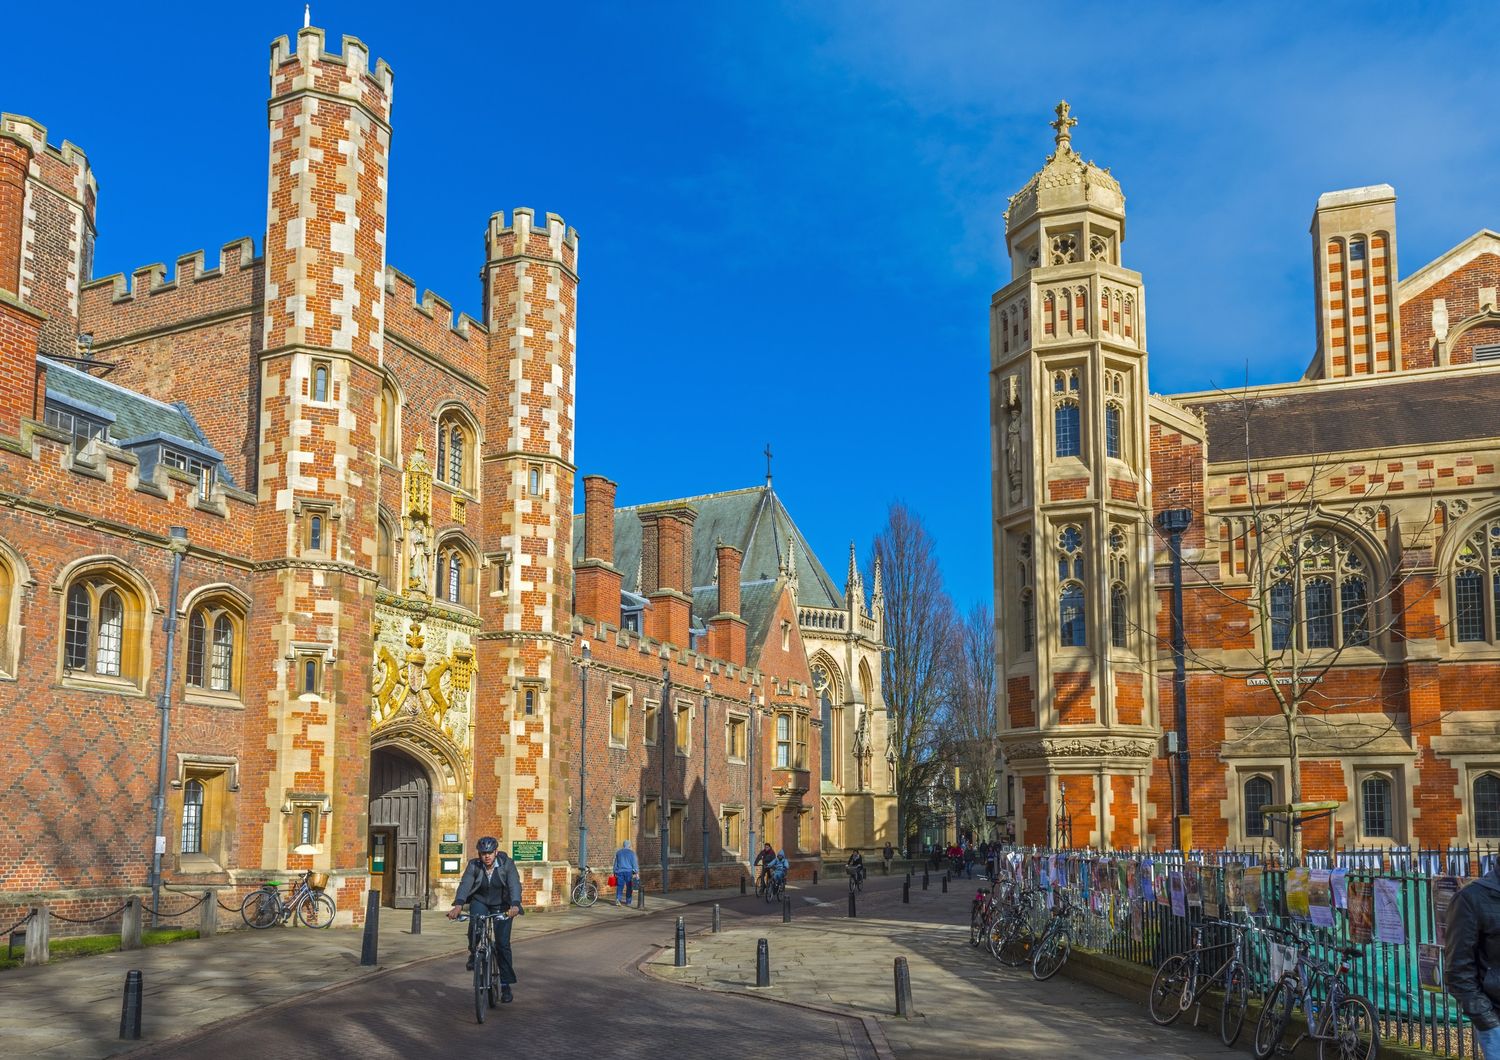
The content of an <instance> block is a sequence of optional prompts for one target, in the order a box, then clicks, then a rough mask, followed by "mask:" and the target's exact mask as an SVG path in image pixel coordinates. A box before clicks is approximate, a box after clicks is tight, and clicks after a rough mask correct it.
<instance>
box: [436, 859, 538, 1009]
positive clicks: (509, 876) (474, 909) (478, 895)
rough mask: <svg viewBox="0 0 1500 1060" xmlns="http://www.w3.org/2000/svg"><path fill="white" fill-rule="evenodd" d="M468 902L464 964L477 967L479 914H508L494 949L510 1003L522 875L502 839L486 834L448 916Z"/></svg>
mask: <svg viewBox="0 0 1500 1060" xmlns="http://www.w3.org/2000/svg"><path fill="white" fill-rule="evenodd" d="M465 902H467V903H468V905H469V963H468V964H466V965H464V967H465V968H467V969H468V970H470V971H473V970H474V950H475V949H476V948H477V947H478V945H479V932H480V923H479V921H478V920H477V919H476V918H477V917H481V916H484V915H486V914H489V913H502V912H503V913H506V914H507V915H508V919H506V920H502V921H500V922H499V923H497V924H496V925H495V948H496V949H497V950H498V951H499V954H500V1000H501V1001H504V1002H506V1003H509V1002H510V1000H511V992H510V988H511V984H513V983H514V982H515V981H516V969H515V966H514V965H513V964H512V963H511V955H510V929H511V924H512V923H513V921H514V918H516V917H518V916H520V915H521V912H522V910H521V874H520V873H519V872H517V871H516V863H515V862H514V861H512V860H510V858H508V857H507V856H506V855H505V854H503V853H501V851H500V842H499V840H497V839H496V838H495V837H494V836H488V835H487V836H485V837H484V838H483V839H481V840H480V841H479V856H478V857H477V858H474V859H473V860H472V861H470V862H469V864H468V867H467V868H465V869H464V874H463V877H462V878H461V879H460V880H459V881H458V891H457V892H456V893H455V894H454V895H453V908H452V909H450V910H448V919H449V920H457V919H458V911H459V908H460V907H461V906H462V905H463V904H464V903H465Z"/></svg>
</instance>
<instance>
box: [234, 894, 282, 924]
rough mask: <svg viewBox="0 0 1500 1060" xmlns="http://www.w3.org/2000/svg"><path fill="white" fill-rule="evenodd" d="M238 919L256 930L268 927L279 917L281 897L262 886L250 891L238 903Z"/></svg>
mask: <svg viewBox="0 0 1500 1060" xmlns="http://www.w3.org/2000/svg"><path fill="white" fill-rule="evenodd" d="M240 919H242V920H244V922H245V923H246V924H247V925H248V926H250V927H253V928H256V929H257V930H260V929H264V928H268V927H270V926H272V925H273V924H275V923H276V921H278V920H280V919H281V899H280V898H279V897H277V895H276V892H275V891H268V890H266V889H265V888H264V887H262V888H261V889H260V890H258V891H251V892H250V893H249V894H247V895H245V900H244V901H243V902H241V903H240Z"/></svg>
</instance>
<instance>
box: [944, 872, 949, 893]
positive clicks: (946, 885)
mask: <svg viewBox="0 0 1500 1060" xmlns="http://www.w3.org/2000/svg"><path fill="white" fill-rule="evenodd" d="M943 893H944V894H947V893H948V874H947V873H946V872H945V873H943Z"/></svg>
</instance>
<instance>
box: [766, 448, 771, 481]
mask: <svg viewBox="0 0 1500 1060" xmlns="http://www.w3.org/2000/svg"><path fill="white" fill-rule="evenodd" d="M765 458H766V485H767V486H769V485H770V484H771V443H770V442H767V443H766V450H765Z"/></svg>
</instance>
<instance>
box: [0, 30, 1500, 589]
mask: <svg viewBox="0 0 1500 1060" xmlns="http://www.w3.org/2000/svg"><path fill="white" fill-rule="evenodd" d="M557 10H558V11H565V15H564V16H559V15H557V14H555V13H554V14H552V15H551V16H550V17H551V18H553V19H558V18H563V19H564V20H563V21H548V17H549V16H548V12H547V9H544V8H525V7H512V6H509V5H504V6H502V5H496V4H487V5H474V6H472V7H469V6H463V5H452V4H436V5H432V6H430V7H429V6H421V7H419V6H417V5H413V4H410V3H405V4H389V5H387V4H377V3H360V4H354V3H343V2H339V3H330V2H326V0H324V2H319V3H316V4H314V7H313V22H314V24H315V25H319V26H322V27H324V28H325V29H326V30H327V31H328V33H329V35H330V39H331V40H337V38H338V36H339V35H341V34H344V33H349V34H352V35H354V36H357V37H360V38H361V39H362V40H364V41H365V42H366V43H367V44H368V45H369V47H370V49H371V53H372V55H378V56H382V57H384V58H386V59H387V61H389V62H390V64H391V65H392V67H393V68H394V70H395V72H396V93H395V114H394V126H395V139H394V145H393V161H392V173H391V202H390V237H389V248H390V261H391V264H393V265H395V266H396V267H398V268H400V269H401V270H403V271H404V272H406V273H407V274H409V275H411V276H412V277H414V278H415V280H416V282H417V285H418V287H419V289H420V288H423V287H428V288H431V289H432V290H434V291H436V292H437V293H438V294H440V295H442V296H444V297H445V298H447V299H449V300H450V301H452V302H453V303H454V306H455V308H456V309H457V310H460V311H465V310H466V311H468V312H470V313H471V314H473V315H476V316H477V315H478V301H479V288H478V283H477V279H476V274H477V270H478V268H479V265H480V259H481V254H482V236H483V231H484V225H485V221H486V219H487V218H488V216H489V215H490V213H491V212H493V211H494V210H497V209H506V210H508V209H510V208H512V207H514V206H518V205H528V206H533V207H535V208H536V209H537V210H538V211H549V210H550V211H553V212H556V213H559V214H561V215H562V216H563V217H564V218H565V219H566V220H567V221H568V223H569V224H572V225H574V226H575V227H577V228H578V230H579V232H580V239H581V250H580V259H581V271H582V274H583V285H582V288H581V292H580V323H579V332H578V342H579V397H578V400H579V419H580V423H579V432H578V449H577V453H578V461H579V464H580V467H581V468H582V470H583V471H584V472H594V471H597V472H602V473H604V474H607V475H609V476H610V477H611V478H613V479H615V480H616V481H618V482H619V483H620V495H619V498H620V502H621V503H636V502H641V501H648V500H652V499H659V498H664V497H671V496H682V495H689V494H695V493H703V492H710V491H715V490H721V489H730V488H736V487H740V486H745V485H753V484H755V483H757V482H758V481H760V480H761V477H762V476H763V474H764V459H763V458H762V457H761V455H760V453H761V450H762V448H763V447H764V446H765V444H766V442H767V441H770V442H771V444H772V446H773V448H774V450H775V452H776V461H775V472H776V486H777V489H778V491H779V492H780V493H781V494H782V496H783V498H784V499H785V500H786V502H787V504H788V505H789V507H790V508H791V510H792V511H793V513H794V515H795V516H796V517H797V519H798V521H799V523H800V524H801V525H802V527H803V530H804V531H805V532H806V533H807V534H808V535H809V537H810V538H811V540H812V542H813V544H814V546H815V547H816V548H817V549H818V551H819V553H820V555H821V556H822V557H823V559H824V560H825V562H826V563H827V564H828V565H829V567H830V568H832V570H833V571H834V573H835V575H836V576H837V575H840V574H841V573H842V570H843V567H844V555H845V551H846V549H847V544H848V542H849V541H850V540H851V539H853V540H856V541H858V542H859V544H860V548H861V551H862V552H864V551H865V550H866V548H867V547H868V543H869V540H870V538H871V537H872V535H873V534H874V533H875V531H876V530H877V529H878V528H879V526H880V525H881V522H882V521H883V518H884V514H885V509H886V506H887V505H888V503H889V502H890V501H892V500H894V499H897V498H900V499H903V500H905V501H906V502H907V503H908V504H910V505H911V506H912V507H914V508H915V509H916V510H917V511H918V512H919V513H920V514H921V515H922V516H923V518H924V519H925V520H926V522H927V524H928V526H929V528H930V530H931V531H932V532H933V534H934V535H935V537H936V538H937V541H938V545H939V550H940V554H941V558H942V561H943V565H944V569H945V573H946V576H947V579H948V582H949V587H950V589H951V590H952V592H953V593H954V595H955V597H956V598H957V599H958V601H959V602H960V604H962V605H965V606H967V605H968V604H970V603H972V602H975V601H978V600H981V599H984V598H986V597H987V596H988V594H989V591H990V587H989V579H990V558H989V547H990V536H989V529H988V526H989V504H990V498H989V487H988V473H989V469H988V451H987V434H988V409H987V404H986V393H985V377H984V373H985V367H986V363H987V358H988V349H987V343H988V332H987V327H988V324H987V311H988V304H989V296H990V294H991V293H992V292H993V291H994V290H995V289H996V288H997V287H999V286H1001V285H1002V284H1003V283H1004V282H1006V281H1007V280H1008V279H1009V274H1008V267H1007V265H1006V263H1005V258H1004V249H1003V248H1004V244H1003V227H1002V224H1003V223H1002V219H1001V214H1002V212H1003V210H1004V207H1005V202H1006V199H1007V197H1008V196H1009V195H1010V194H1011V193H1012V192H1014V191H1015V190H1016V189H1017V188H1019V187H1020V186H1021V185H1022V184H1023V183H1024V182H1025V181H1026V180H1027V178H1028V177H1029V176H1030V175H1031V173H1032V172H1034V171H1035V170H1036V169H1037V168H1038V167H1039V166H1040V165H1041V163H1042V161H1043V159H1044V157H1045V155H1046V154H1047V152H1048V150H1050V148H1051V132H1050V130H1049V129H1048V127H1047V122H1048V120H1049V119H1050V118H1051V117H1052V114H1051V108H1052V106H1053V105H1054V104H1055V103H1056V101H1057V100H1058V99H1059V98H1062V97H1066V98H1067V99H1069V100H1070V101H1071V102H1072V104H1073V107H1074V113H1075V115H1076V116H1077V117H1078V118H1079V121H1080V124H1079V125H1078V127H1077V128H1076V129H1075V130H1074V145H1075V147H1076V148H1077V149H1078V150H1079V151H1080V152H1081V153H1082V154H1083V155H1085V157H1090V158H1093V159H1095V160H1096V161H1098V162H1099V164H1100V165H1107V166H1110V167H1111V168H1112V170H1113V172H1114V174H1115V175H1116V176H1117V177H1118V178H1119V179H1120V181H1121V183H1122V185H1123V187H1124V190H1125V194H1126V197H1127V202H1126V208H1127V213H1128V221H1127V232H1126V241H1125V245H1124V248H1123V256H1124V261H1125V264H1126V265H1128V266H1129V267H1131V268H1135V269H1138V270H1140V271H1141V272H1142V273H1143V274H1144V276H1145V282H1146V290H1147V300H1146V307H1147V328H1148V332H1147V336H1148V340H1149V345H1150V351H1151V373H1152V375H1151V379H1152V386H1153V388H1154V389H1156V390H1158V391H1164V392H1171V391H1175V390H1188V389H1200V388H1203V387H1206V386H1210V385H1213V384H1233V383H1235V382H1237V381H1242V380H1243V379H1244V378H1245V376H1246V373H1247V371H1248V374H1249V377H1250V378H1251V379H1252V380H1254V381H1275V380H1281V379H1290V378H1294V377H1296V376H1297V375H1298V374H1300V372H1301V371H1302V369H1303V368H1304V366H1305V365H1306V362H1307V359H1308V357H1309V355H1310V353H1311V350H1312V343H1313V331H1312V323H1313V314H1312V305H1311V279H1310V275H1309V266H1310V257H1311V251H1310V245H1309V241H1308V235H1307V227H1308V223H1309V220H1310V218H1311V214H1312V208H1313V204H1314V201H1315V200H1316V197H1317V195H1318V194H1319V193H1320V192H1322V191H1327V190H1330V189H1334V188H1344V187H1353V186H1358V185H1363V184H1372V183H1379V182H1389V183H1391V184H1394V185H1395V187H1396V190H1397V193H1398V195H1399V196H1400V199H1399V203H1398V218H1399V229H1398V255H1399V266H1400V269H1401V272H1402V274H1409V273H1411V272H1413V271H1415V269H1416V268H1418V267H1420V266H1421V265H1422V264H1423V263H1425V262H1426V261H1428V260H1431V258H1433V257H1434V256H1436V255H1437V254H1439V253H1441V252H1442V251H1443V250H1444V249H1446V248H1447V247H1449V246H1451V245H1453V244H1455V243H1457V242H1459V241H1460V240H1462V239H1463V238H1465V237H1467V236H1468V235H1470V234H1472V233H1473V232H1475V231H1477V230H1478V229H1480V228H1484V227H1500V208H1497V205H1496V201H1495V200H1496V194H1495V188H1496V180H1495V173H1496V171H1497V168H1500V167H1497V163H1500V124H1497V123H1496V122H1495V121H1494V118H1493V114H1494V100H1495V98H1496V92H1495V80H1494V76H1493V72H1492V71H1493V63H1492V61H1491V59H1492V57H1491V56H1490V55H1489V54H1488V46H1487V43H1486V42H1487V41H1488V40H1489V39H1490V37H1491V36H1492V33H1491V31H1492V28H1493V8H1492V7H1491V6H1489V5H1480V4H1473V5H1460V4H1453V5H1436V4H1405V5H1386V7H1385V8H1383V9H1379V10H1378V11H1377V8H1376V7H1375V6H1374V5H1369V4H1349V5H1334V4H1313V5H1307V4H1296V5H1292V4H1287V5H1271V4H1264V5H1254V4H1249V5H1246V4H1234V5H1228V4H1224V5H1220V4H1204V3H1200V4H1193V5H1181V6H1172V5H1149V4H1128V5H1120V4H1112V5H1100V6H1091V5H1089V4H1081V3H1074V4H1070V5H1065V6H1063V7H1058V6H1056V5H1027V6H1025V7H1022V6H1019V5H1014V4H1001V3H967V4H965V3H935V2H924V3H916V4H913V3H901V2H888V3H887V2H873V0H867V2H862V3H852V2H851V3H827V4H805V5H792V4H769V3H767V4H699V3H681V4H675V3H673V4H653V3H645V4H620V3H589V2H578V3H573V4H570V5H567V6H566V8H565V9H557ZM301 16H302V9H301V5H300V4H297V3H286V4H265V3H257V4H249V5H237V6H224V7H219V8H211V7H210V6H209V5H202V4H195V5H191V6H188V5H173V4H154V5H134V6H129V7H127V6H123V5H119V4H110V5H107V6H101V7H98V8H90V6H89V5H82V6H81V7H78V6H75V7H70V8H69V9H68V16H67V27H66V29H67V33H68V34H69V36H68V39H67V40H61V39H59V36H58V34H59V32H60V27H59V24H58V22H57V20H56V17H55V10H53V9H47V8H44V7H39V6H38V5H29V6H23V7H22V8H20V9H18V10H17V11H14V12H11V13H10V14H9V15H8V19H9V20H10V21H9V22H8V34H9V37H10V39H11V40H40V41H50V42H51V43H50V44H46V45H44V46H38V47H35V48H26V49H13V50H11V51H10V52H9V53H8V55H7V62H6V64H5V66H4V68H3V69H0V107H3V108H4V109H6V110H9V111H17V112H20V113H24V114H28V115H30V116H31V117H34V118H35V119H37V120H38V121H40V122H42V123H43V124H44V125H46V126H47V127H48V129H49V136H50V137H51V139H53V140H54V142H56V141H59V140H61V139H63V138H66V139H69V140H72V141H73V142H75V143H77V144H78V145H79V146H80V147H81V148H83V150H84V151H85V152H86V153H87V154H88V155H89V157H90V159H91V160H92V162H93V164H94V166H95V169H96V172H97V174H98V177H99V183H100V208H99V220H100V240H99V246H98V257H97V262H96V268H95V272H96V275H107V274H108V273H111V272H117V271H126V272H128V271H129V270H130V269H132V268H135V267H138V266H140V265H142V264H145V263H148V262H154V261H165V262H168V263H171V262H173V261H175V260H176V258H177V257H178V256H179V255H181V254H183V253H186V252H189V251H192V250H195V249H198V248H209V249H214V248H217V247H218V246H219V245H220V244H222V243H224V242H227V241H229V240H231V239H234V238H237V237H239V236H242V235H253V236H254V237H255V239H256V245H257V248H259V246H260V242H261V235H262V230H263V227H264V216H265V214H264V211H265V168H266V161H265V155H266V143H267V134H266V130H265V100H266V95H267V80H266V78H267V62H268V54H269V44H270V41H271V39H272V38H273V37H275V36H277V35H279V34H282V33H294V32H295V30H296V28H297V27H298V26H300V24H301Z"/></svg>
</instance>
